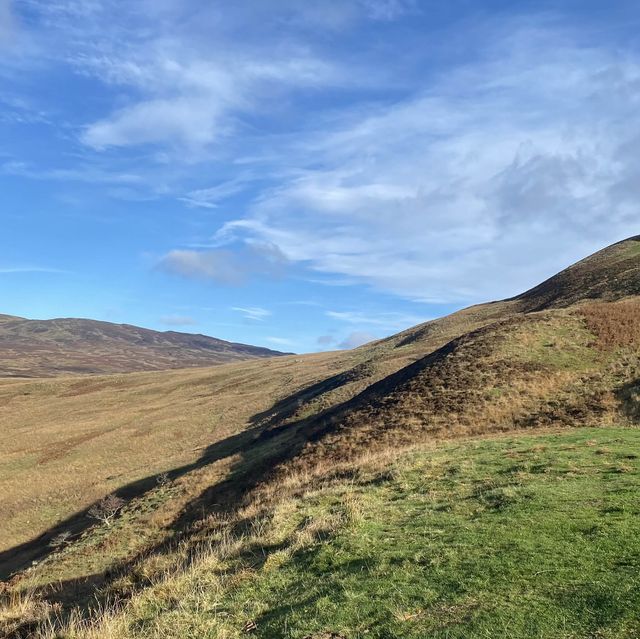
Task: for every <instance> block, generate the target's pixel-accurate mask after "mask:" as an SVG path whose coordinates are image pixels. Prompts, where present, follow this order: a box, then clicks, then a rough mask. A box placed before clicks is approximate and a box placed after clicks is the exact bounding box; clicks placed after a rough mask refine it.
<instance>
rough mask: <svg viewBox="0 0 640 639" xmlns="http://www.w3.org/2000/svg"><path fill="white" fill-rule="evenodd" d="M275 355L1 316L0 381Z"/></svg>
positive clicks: (206, 341)
mask: <svg viewBox="0 0 640 639" xmlns="http://www.w3.org/2000/svg"><path fill="white" fill-rule="evenodd" d="M281 354H282V353H279V352H277V351H272V350H270V349H268V348H260V347H257V346H248V345H246V344H235V343H232V342H225V341H224V340H221V339H216V338H214V337H208V336H207V335H193V334H188V333H179V332H176V331H165V332H159V331H153V330H149V329H146V328H140V327H138V326H131V325H129V324H112V323H110V322H99V321H95V320H88V319H67V318H65V319H52V320H29V319H24V318H22V317H13V316H11V315H0V377H53V376H58V375H83V374H99V373H105V374H106V373H127V372H132V371H152V370H166V369H170V368H187V367H192V366H212V365H214V364H223V363H227V362H234V361H240V360H246V359H255V358H262V357H275V356H278V355H281Z"/></svg>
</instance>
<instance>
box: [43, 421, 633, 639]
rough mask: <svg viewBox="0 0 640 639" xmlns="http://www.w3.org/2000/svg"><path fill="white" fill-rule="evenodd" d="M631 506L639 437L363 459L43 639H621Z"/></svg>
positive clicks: (629, 604)
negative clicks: (131, 592) (126, 597)
mask: <svg viewBox="0 0 640 639" xmlns="http://www.w3.org/2000/svg"><path fill="white" fill-rule="evenodd" d="M348 471H350V472H348ZM639 490H640V431H638V430H634V429H577V430H574V431H565V432H563V433H546V434H541V435H535V436H532V435H521V436H513V435H510V436H501V437H496V438H484V439H472V440H464V441H459V442H455V443H441V444H438V445H433V444H431V445H429V446H426V447H425V446H413V447H411V448H410V449H407V450H404V451H395V452H393V453H392V452H389V451H387V452H386V453H384V454H383V455H380V456H375V455H371V454H370V455H368V456H366V457H363V458H360V459H358V460H354V461H352V462H351V464H350V465H347V464H343V465H342V466H341V468H339V469H336V472H334V473H333V476H331V473H328V474H325V475H324V476H323V475H322V474H321V470H320V469H317V470H316V471H313V472H306V473H302V474H299V475H296V476H294V475H291V476H290V477H289V479H288V488H287V490H286V491H285V493H283V494H281V495H280V496H279V497H277V496H276V489H275V487H271V488H267V486H263V487H262V488H261V490H259V491H257V492H256V493H255V494H254V495H252V497H251V499H250V500H249V501H248V502H247V503H246V504H245V506H244V508H243V509H242V510H240V511H238V513H237V515H236V516H235V517H234V518H232V519H228V520H225V521H222V520H220V519H215V518H213V519H212V520H211V521H209V522H207V523H206V526H205V527H206V528H207V530H208V540H209V543H207V544H204V545H202V546H200V547H199V550H198V552H197V553H196V554H195V555H192V556H191V558H190V561H189V562H186V563H185V562H184V561H183V559H184V557H185V556H187V555H188V549H187V548H184V547H183V548H180V549H176V554H177V555H182V560H180V561H178V562H177V565H179V566H180V567H179V568H177V567H176V566H174V567H172V568H167V569H166V570H165V571H164V572H163V573H162V574H161V575H159V576H158V577H157V578H156V580H155V581H154V583H153V584H151V585H150V586H149V587H147V588H145V589H144V590H143V591H141V592H139V593H138V594H135V595H134V596H133V598H132V599H130V600H129V601H128V602H126V603H125V604H123V605H122V606H120V607H118V606H113V607H112V608H111V609H104V608H102V609H97V610H95V611H94V613H93V614H92V615H91V616H90V617H89V619H88V620H87V618H86V617H84V618H83V617H81V616H80V615H79V614H78V615H75V616H72V617H71V619H69V620H68V621H67V622H66V623H65V624H63V625H62V626H57V627H56V624H55V623H54V622H53V621H51V622H50V623H49V625H48V626H47V624H44V626H43V627H42V628H41V631H40V634H39V635H38V636H39V637H46V638H47V639H52V638H53V637H60V638H62V637H65V638H73V639H98V638H100V639H134V638H135V639H151V638H154V639H155V638H159V637H167V638H170V637H176V638H177V637H205V638H209V637H210V638H214V637H227V638H235V637H241V636H245V635H246V632H245V629H246V628H252V630H251V634H253V636H256V637H264V638H269V639H272V638H283V639H284V638H285V637H286V638H292V639H293V638H299V639H302V638H304V637H312V636H332V635H331V633H334V636H341V637H349V638H359V637H363V638H364V637H374V638H380V639H382V638H386V637H415V638H418V637H426V636H428V637H434V638H435V639H439V638H443V639H444V638H445V637H447V638H460V639H462V638H464V639H473V638H475V637H478V638H479V637H488V636H491V637H494V636H496V637H497V636H509V637H512V638H513V639H518V638H523V639H524V638H527V639H528V638H529V637H539V638H540V639H546V638H549V639H552V638H553V639H563V638H566V639H580V638H585V639H586V638H592V637H607V638H610V639H613V638H614V637H615V638H629V639H631V638H633V637H636V636H638V632H640V626H639V622H638V619H640V577H639V576H638V575H639V573H638V567H639V563H638V562H639V558H640V523H639V522H640V517H639V515H640V505H639V504H638V501H637V495H638V491H639ZM269 491H272V492H271V500H270V501H265V500H267V499H268V495H269ZM246 520H248V521H250V525H249V526H247V527H245V528H244V530H245V532H243V533H238V532H236V533H233V532H232V531H233V530H234V529H236V528H237V527H236V524H237V523H238V521H246ZM323 633H324V634H323Z"/></svg>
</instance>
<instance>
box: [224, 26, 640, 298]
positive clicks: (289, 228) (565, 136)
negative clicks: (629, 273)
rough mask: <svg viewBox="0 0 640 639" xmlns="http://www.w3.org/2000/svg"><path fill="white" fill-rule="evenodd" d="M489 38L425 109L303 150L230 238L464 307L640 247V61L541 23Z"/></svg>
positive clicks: (375, 111)
mask: <svg viewBox="0 0 640 639" xmlns="http://www.w3.org/2000/svg"><path fill="white" fill-rule="evenodd" d="M484 38H485V40H484V43H483V44H484V47H483V49H482V54H481V55H480V56H479V57H478V58H477V59H476V60H475V61H472V62H467V63H465V64H463V65H459V66H458V67H457V68H454V69H448V70H447V72H446V74H443V75H442V76H441V77H440V78H439V79H437V80H436V81H432V82H431V84H430V85H429V86H428V87H426V88H423V89H422V90H421V91H418V92H417V93H415V94H414V95H412V96H411V97H409V98H407V99H405V100H401V101H398V102H396V103H395V104H391V105H390V104H384V105H382V106H372V107H370V108H368V109H366V110H363V109H362V108H358V109H357V110H355V111H354V113H353V114H352V121H351V122H349V118H348V117H347V116H345V117H343V121H342V122H341V124H340V126H338V127H335V128H333V129H332V130H329V131H323V132H322V133H321V134H318V135H317V136H314V135H309V136H307V137H306V138H305V139H304V140H300V141H299V142H298V143H297V144H294V145H292V147H291V148H290V152H289V156H288V159H289V162H291V163H296V166H297V167H298V169H299V170H298V171H297V172H296V173H295V174H292V175H291V177H290V179H288V180H283V181H282V182H281V184H280V185H279V186H277V187H274V188H272V189H271V190H270V191H268V192H265V193H263V194H262V196H261V197H260V198H259V199H258V200H257V201H256V202H255V204H254V206H253V207H252V209H251V211H250V212H249V213H248V214H247V215H245V216H243V217H241V218H238V219H236V220H233V221H230V222H228V223H226V224H225V225H224V226H223V228H222V231H221V233H220V234H219V237H229V238H233V239H235V240H238V239H241V238H254V239H259V240H261V241H268V242H272V243H273V244H275V245H277V246H278V247H279V248H280V249H281V250H282V252H283V253H284V255H286V256H287V258H288V259H289V260H291V261H292V262H299V263H304V264H306V265H308V266H310V267H311V268H312V269H313V270H315V271H317V272H319V273H322V274H324V275H325V277H326V278H327V281H330V280H331V278H332V277H335V278H336V279H338V280H342V279H345V278H346V279H347V281H350V282H351V281H355V282H358V283H360V284H367V285H370V286H373V287H375V288H376V289H379V290H384V291H388V292H392V293H395V294H397V295H400V296H403V297H406V298H408V299H412V300H421V301H425V302H447V303H462V302H470V301H480V300H484V299H493V298H497V297H504V296H507V295H510V294H515V293H517V292H519V291H520V290H522V289H524V288H527V287H528V286H530V285H532V284H534V283H535V282H536V281H539V280H540V279H543V278H544V277H546V276H548V275H550V274H552V273H553V272H555V271H557V270H558V269H559V268H562V267H563V266H565V265H567V264H569V263H570V262H571V261H573V260H575V259H577V258H579V257H580V256H582V255H585V254H587V253H589V252H590V251H592V250H595V249H597V248H599V247H601V246H603V245H604V244H606V243H608V242H612V241H615V240H618V239H622V238H623V237H625V236H629V235H632V234H635V233H638V232H639V231H640V219H639V218H638V215H637V199H638V196H639V195H640V190H639V189H638V187H637V185H638V184H640V163H639V162H638V159H637V156H636V154H634V153H633V152H631V148H632V146H630V145H632V143H631V142H630V140H635V139H640V124H639V123H638V119H637V117H636V113H637V106H638V105H640V58H639V57H638V56H637V55H635V54H633V53H631V52H629V51H626V52H625V53H620V52H619V51H617V50H616V49H614V48H606V47H593V46H590V45H585V44H584V43H583V42H581V41H580V39H579V37H577V36H576V35H575V33H573V32H571V31H561V30H558V29H557V28H556V27H553V26H549V25H547V24H544V23H541V24H536V23H535V22H534V21H531V20H530V21H529V22H528V24H527V23H524V22H519V21H517V20H515V21H513V22H512V23H511V24H502V25H500V27H499V28H497V27H496V29H494V30H493V31H491V30H487V32H486V33H485V34H484ZM489 42H491V43H492V44H490V45H489V44H488V43H489ZM305 157H312V158H314V163H315V166H312V165H311V164H309V163H306V162H305V159H304V158H305ZM303 166H305V167H306V168H305V170H301V168H300V167H303Z"/></svg>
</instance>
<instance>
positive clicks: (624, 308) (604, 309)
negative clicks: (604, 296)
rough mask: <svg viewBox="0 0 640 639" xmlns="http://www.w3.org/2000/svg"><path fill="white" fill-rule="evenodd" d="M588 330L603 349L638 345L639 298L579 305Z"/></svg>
mask: <svg viewBox="0 0 640 639" xmlns="http://www.w3.org/2000/svg"><path fill="white" fill-rule="evenodd" d="M580 313H581V314H582V315H583V316H584V318H585V320H586V323H587V326H588V327H589V330H591V331H592V332H593V333H594V334H595V335H596V336H597V338H598V346H599V348H601V349H603V350H613V349H616V348H624V347H637V346H638V345H640V298H632V299H628V300H622V301H620V302H615V303H611V304H604V303H596V304H585V305H583V306H581V307H580Z"/></svg>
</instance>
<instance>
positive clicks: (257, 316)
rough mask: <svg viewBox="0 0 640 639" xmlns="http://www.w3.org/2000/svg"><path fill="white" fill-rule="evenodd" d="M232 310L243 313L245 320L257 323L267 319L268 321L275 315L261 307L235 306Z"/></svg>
mask: <svg viewBox="0 0 640 639" xmlns="http://www.w3.org/2000/svg"><path fill="white" fill-rule="evenodd" d="M231 310H232V311H236V312H238V313H242V316H243V317H244V318H245V319H248V320H252V321H256V322H263V321H264V320H265V319H267V317H271V315H273V313H272V312H271V311H269V310H267V309H266V308H261V307H260V306H249V307H243V306H233V307H232V308H231Z"/></svg>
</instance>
